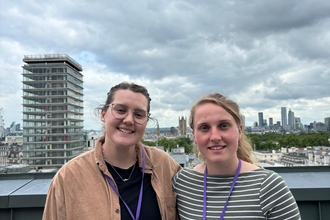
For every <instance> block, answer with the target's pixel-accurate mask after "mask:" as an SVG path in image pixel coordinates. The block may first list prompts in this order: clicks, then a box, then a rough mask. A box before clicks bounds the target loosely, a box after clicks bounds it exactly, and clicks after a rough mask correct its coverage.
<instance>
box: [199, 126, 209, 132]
mask: <svg viewBox="0 0 330 220" xmlns="http://www.w3.org/2000/svg"><path fill="white" fill-rule="evenodd" d="M208 129H209V127H208V126H206V125H203V126H200V127H199V130H201V131H207V130H208Z"/></svg>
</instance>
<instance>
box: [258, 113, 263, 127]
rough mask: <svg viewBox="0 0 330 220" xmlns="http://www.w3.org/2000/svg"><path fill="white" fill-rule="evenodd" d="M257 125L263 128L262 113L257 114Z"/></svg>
mask: <svg viewBox="0 0 330 220" xmlns="http://www.w3.org/2000/svg"><path fill="white" fill-rule="evenodd" d="M258 123H259V127H263V126H264V113H262V112H259V113H258Z"/></svg>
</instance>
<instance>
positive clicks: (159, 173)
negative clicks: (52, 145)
mask: <svg viewBox="0 0 330 220" xmlns="http://www.w3.org/2000/svg"><path fill="white" fill-rule="evenodd" d="M137 148H138V152H139V154H138V155H139V156H138V160H139V166H140V168H141V167H142V158H141V157H142V156H141V150H142V147H141V146H138V147H137ZM144 149H145V161H146V165H145V173H151V174H152V176H151V184H152V186H153V188H154V190H155V192H156V195H157V200H158V205H159V209H160V213H161V216H162V219H163V220H165V219H166V220H170V219H176V217H177V213H176V196H175V193H174V192H173V189H172V177H173V176H174V175H175V174H176V173H177V172H178V171H179V170H180V169H181V166H180V165H179V164H178V163H176V162H175V161H174V160H173V158H172V157H170V156H169V155H168V153H166V152H164V151H162V150H159V149H157V148H152V147H144ZM103 174H106V175H108V176H109V177H110V178H112V176H111V174H110V173H109V171H108V169H107V166H106V164H105V162H104V160H103V157H102V146H101V143H100V142H99V140H98V141H97V142H96V147H95V149H93V150H91V151H89V152H86V153H83V154H82V155H79V156H78V157H76V158H74V159H72V160H71V161H69V162H68V163H66V164H65V165H64V166H63V167H62V168H61V169H60V170H59V171H58V172H57V173H56V174H55V176H54V178H53V180H52V182H51V184H50V187H49V190H48V195H47V199H46V204H45V209H44V213H43V220H68V219H70V220H73V219H79V220H83V219H88V220H91V219H100V220H103V219H111V220H121V217H120V205H119V198H118V196H117V194H116V193H115V192H114V190H113V189H112V188H111V186H110V185H109V183H108V182H107V180H106V179H105V177H104V175H103ZM112 179H113V178H112Z"/></svg>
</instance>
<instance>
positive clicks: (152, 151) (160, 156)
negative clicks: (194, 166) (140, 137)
mask: <svg viewBox="0 0 330 220" xmlns="http://www.w3.org/2000/svg"><path fill="white" fill-rule="evenodd" d="M144 149H145V152H146V155H147V156H148V157H150V159H151V160H152V161H153V162H154V161H157V160H169V161H172V160H173V161H174V159H173V158H172V157H171V156H170V155H169V154H168V153H167V152H165V151H163V150H161V149H158V148H156V147H149V146H144Z"/></svg>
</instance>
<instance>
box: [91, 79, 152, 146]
mask: <svg viewBox="0 0 330 220" xmlns="http://www.w3.org/2000/svg"><path fill="white" fill-rule="evenodd" d="M118 90H130V91H132V92H135V93H141V94H142V95H144V96H145V97H146V98H147V100H148V106H147V112H148V113H149V112H150V102H151V98H150V95H149V93H148V90H147V89H146V88H145V87H144V86H140V85H138V84H135V83H128V82H122V83H119V84H117V85H115V86H113V87H112V88H111V89H110V91H109V92H108V93H107V99H106V100H105V103H104V104H103V105H100V106H99V107H98V108H97V110H98V112H99V113H101V112H106V111H107V110H108V108H109V104H111V103H112V102H113V100H114V96H115V94H116V92H117V91H118ZM104 139H105V135H104V134H103V135H102V136H101V137H100V141H101V143H104Z"/></svg>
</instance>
